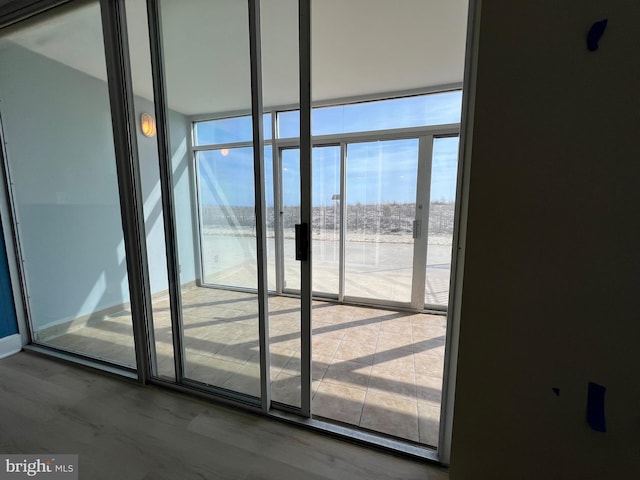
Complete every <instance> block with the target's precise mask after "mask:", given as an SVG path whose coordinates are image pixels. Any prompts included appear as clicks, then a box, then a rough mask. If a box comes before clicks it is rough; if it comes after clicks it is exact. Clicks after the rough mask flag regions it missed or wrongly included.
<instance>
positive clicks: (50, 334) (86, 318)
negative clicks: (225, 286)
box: [36, 281, 197, 340]
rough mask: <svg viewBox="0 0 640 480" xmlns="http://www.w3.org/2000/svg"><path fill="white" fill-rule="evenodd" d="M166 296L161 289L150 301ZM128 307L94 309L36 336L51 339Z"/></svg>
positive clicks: (191, 285) (188, 287)
mask: <svg viewBox="0 0 640 480" xmlns="http://www.w3.org/2000/svg"><path fill="white" fill-rule="evenodd" d="M194 288H197V285H196V282H195V281H193V282H187V283H184V284H182V285H181V290H182V291H183V292H184V291H189V290H192V289H194ZM168 298H169V290H163V291H160V292H156V293H154V294H152V295H151V302H152V303H153V302H157V301H160V300H165V299H168ZM130 308H131V304H129V303H128V302H127V303H123V304H120V305H113V306H111V307H108V308H104V309H102V310H98V311H95V312H93V313H90V314H88V315H83V316H81V317H78V318H75V319H73V320H65V321H62V322H60V323H56V324H54V325H50V326H48V327H45V328H43V329H41V330H40V331H39V332H38V333H37V335H36V338H37V339H39V340H51V339H53V338H56V337H59V336H60V335H64V334H66V333H70V332H73V331H74V330H78V329H81V328H84V327H86V326H87V325H91V324H92V323H94V324H97V323H99V322H102V321H104V320H108V319H109V317H111V316H113V315H116V314H119V313H124V312H129V310H130Z"/></svg>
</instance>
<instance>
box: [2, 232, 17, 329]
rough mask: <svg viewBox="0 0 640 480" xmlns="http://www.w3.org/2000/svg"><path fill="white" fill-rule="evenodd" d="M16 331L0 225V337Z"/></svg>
mask: <svg viewBox="0 0 640 480" xmlns="http://www.w3.org/2000/svg"><path fill="white" fill-rule="evenodd" d="M16 333H18V322H17V320H16V309H15V305H14V303H13V293H12V291H11V277H10V276H9V264H8V262H7V250H6V249H5V245H4V236H3V234H2V227H1V226H0V338H4V337H8V336H10V335H15V334H16Z"/></svg>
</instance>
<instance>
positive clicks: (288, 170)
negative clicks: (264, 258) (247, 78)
mask: <svg viewBox="0 0 640 480" xmlns="http://www.w3.org/2000/svg"><path fill="white" fill-rule="evenodd" d="M460 100H461V95H460V92H447V93H444V94H436V95H426V96H421V97H409V98H402V99H396V100H387V101H377V102H368V103H360V104H353V105H343V106H336V107H324V108H317V109H314V111H313V116H312V128H313V134H314V135H327V134H340V133H351V132H358V131H376V130H384V129H391V128H406V127H413V126H420V125H435V124H446V123H456V122H459V119H460ZM264 120H265V139H269V138H270V137H271V135H270V132H271V123H270V121H271V116H270V115H268V114H267V115H265V116H264ZM298 122H299V112H297V111H292V112H285V113H281V114H279V117H278V125H279V137H280V138H291V137H294V136H296V137H297V136H298V132H299V124H298ZM251 138H252V133H251V117H250V116H245V117H236V118H229V119H223V120H214V121H209V122H200V123H197V124H196V144H197V145H215V144H218V145H220V144H225V143H233V142H250V141H251ZM312 156H313V158H312V165H313V167H312V168H313V170H312V185H313V188H312V205H313V206H322V205H324V206H327V205H333V204H334V196H335V195H336V194H339V193H340V181H339V171H340V147H338V146H327V147H316V148H314V150H313V153H312ZM457 159H458V138H457V137H451V138H436V139H434V145H433V158H432V175H431V201H432V202H434V201H442V202H453V200H454V198H455V187H456V175H457ZM271 160H272V149H271V146H266V147H265V170H266V177H265V187H266V188H265V190H266V193H267V198H266V203H267V206H273V172H272V161H271ZM299 162H300V158H299V150H298V149H285V150H283V151H282V168H283V171H282V181H283V204H284V205H285V206H292V205H298V204H299V202H300V191H299V190H300V187H299V175H300V168H299ZM417 168H418V140H417V139H406V140H387V141H378V142H367V143H350V144H348V145H347V165H346V201H347V203H348V204H355V203H361V204H375V203H380V204H384V203H393V202H396V203H414V202H415V201H416V188H417ZM198 174H199V182H200V183H199V185H200V196H201V197H200V198H201V201H202V203H203V204H205V205H220V204H226V205H232V206H252V205H253V203H254V197H253V153H252V148H251V147H244V148H226V149H219V150H209V151H202V152H199V153H198Z"/></svg>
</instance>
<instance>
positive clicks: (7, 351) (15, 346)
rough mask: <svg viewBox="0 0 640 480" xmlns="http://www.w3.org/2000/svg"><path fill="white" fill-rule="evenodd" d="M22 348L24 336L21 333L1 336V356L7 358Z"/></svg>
mask: <svg viewBox="0 0 640 480" xmlns="http://www.w3.org/2000/svg"><path fill="white" fill-rule="evenodd" d="M20 350H22V338H21V337H20V334H18V333H16V334H15V335H9V336H8V337H4V338H0V358H5V357H8V356H10V355H13V354H14V353H18V352H19V351H20Z"/></svg>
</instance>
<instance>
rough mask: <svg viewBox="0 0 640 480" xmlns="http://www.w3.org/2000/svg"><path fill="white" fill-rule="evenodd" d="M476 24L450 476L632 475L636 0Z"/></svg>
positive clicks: (637, 385)
mask: <svg viewBox="0 0 640 480" xmlns="http://www.w3.org/2000/svg"><path fill="white" fill-rule="evenodd" d="M480 13H481V23H480V30H479V56H478V74H477V91H476V97H475V101H476V107H475V112H474V113H473V116H472V119H473V124H474V126H473V138H472V142H471V147H472V151H471V173H470V191H469V194H470V196H469V211H468V224H467V227H468V229H467V235H466V260H465V267H464V281H463V283H464V284H463V289H462V305H461V311H460V315H461V322H460V343H459V357H458V375H457V391H456V399H455V412H454V420H453V422H454V423H453V444H452V457H451V478H452V479H453V480H459V479H489V478H490V479H513V478H518V479H529V478H531V479H541V478H544V479H554V478H558V479H560V478H562V479H567V478H576V479H578V478H579V479H581V480H584V479H603V478H616V479H623V478H625V479H626V478H638V477H639V475H640V381H639V380H638V379H639V378H640V353H638V352H639V349H638V342H639V340H640V320H639V318H638V312H639V311H640V296H639V295H638V292H637V290H638V288H637V285H638V278H640V255H638V252H637V244H638V241H637V239H638V234H639V230H640V229H639V227H638V218H640V188H638V181H639V180H638V179H640V162H639V159H640V142H639V141H638V127H640V95H639V94H638V88H639V86H640V62H638V61H637V56H638V55H637V48H636V47H637V44H638V41H637V33H638V26H637V23H638V19H639V18H640V3H638V2H629V1H622V0H614V1H610V2H595V1H586V2H585V1H582V0H568V1H564V2H558V1H555V0H539V1H536V2H511V1H497V2H495V1H494V2H492V1H485V2H483V3H482V7H481V12H480ZM602 18H608V19H609V26H608V29H607V31H606V33H605V35H604V37H603V38H602V41H601V42H600V49H599V50H598V51H596V52H593V53H591V52H588V51H587V48H586V42H585V38H586V33H587V31H588V29H589V27H590V26H591V24H592V23H593V22H594V21H596V20H600V19H602ZM589 381H593V382H596V383H598V384H601V385H603V386H605V387H606V388H607V392H606V400H605V413H606V422H607V432H606V433H599V432H596V431H593V430H591V429H590V427H589V425H588V424H587V422H586V406H587V383H588V382H589ZM553 387H558V388H559V389H560V396H556V395H555V394H554V393H553V391H552V388H553Z"/></svg>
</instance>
